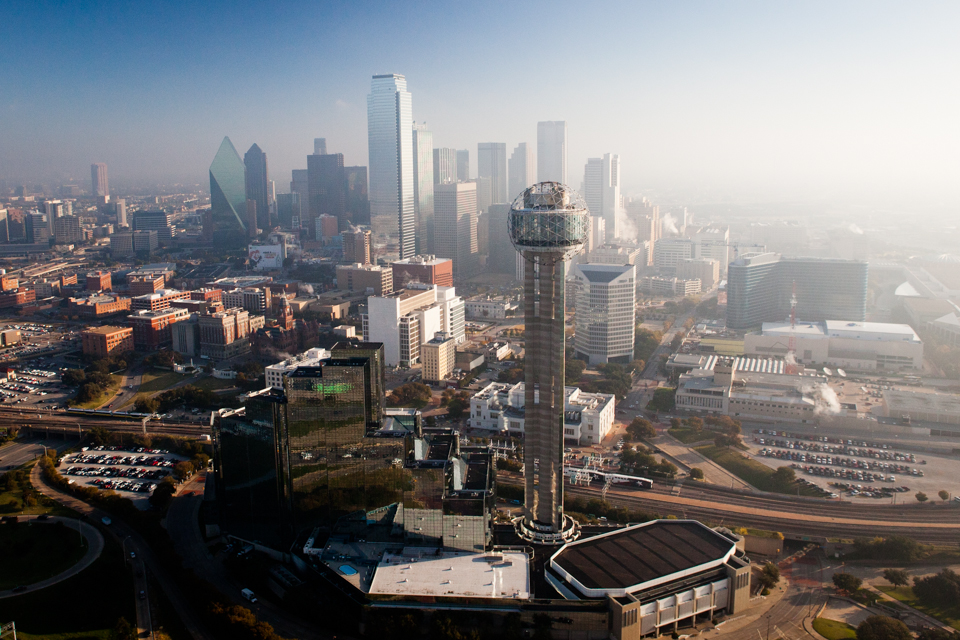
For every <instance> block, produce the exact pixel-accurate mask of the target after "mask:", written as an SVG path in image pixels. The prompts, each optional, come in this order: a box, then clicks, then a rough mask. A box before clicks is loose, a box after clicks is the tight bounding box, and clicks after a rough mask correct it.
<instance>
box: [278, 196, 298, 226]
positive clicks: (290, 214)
mask: <svg viewBox="0 0 960 640" xmlns="http://www.w3.org/2000/svg"><path fill="white" fill-rule="evenodd" d="M295 218H296V220H297V226H296V228H297V229H299V228H300V194H299V193H297V192H295V191H293V192H290V193H278V194H277V222H278V223H279V224H280V226H281V227H282V228H284V229H293V228H294V226H293V221H294V219H295Z"/></svg>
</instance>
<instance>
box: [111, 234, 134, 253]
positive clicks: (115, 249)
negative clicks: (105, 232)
mask: <svg viewBox="0 0 960 640" xmlns="http://www.w3.org/2000/svg"><path fill="white" fill-rule="evenodd" d="M109 238H110V254H111V255H113V256H114V257H124V256H132V255H133V254H134V251H133V233H132V232H129V231H127V232H121V233H112V234H110V236H109Z"/></svg>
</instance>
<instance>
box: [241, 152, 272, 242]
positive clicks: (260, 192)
mask: <svg viewBox="0 0 960 640" xmlns="http://www.w3.org/2000/svg"><path fill="white" fill-rule="evenodd" d="M243 166H244V167H245V168H246V181H245V188H244V192H245V194H246V199H247V200H253V201H254V202H255V203H257V224H256V225H255V226H256V227H259V228H260V229H269V228H271V227H272V226H273V221H272V220H271V219H270V191H269V183H270V172H269V170H268V168H267V154H265V153H264V152H263V151H261V150H260V147H259V146H258V145H257V144H256V143H254V144H253V146H251V147H250V149H248V150H247V152H246V153H245V154H243Z"/></svg>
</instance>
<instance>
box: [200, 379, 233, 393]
mask: <svg viewBox="0 0 960 640" xmlns="http://www.w3.org/2000/svg"><path fill="white" fill-rule="evenodd" d="M190 384H192V385H193V386H195V387H196V388H198V389H206V390H207V391H219V390H221V389H230V388H232V387H235V386H237V381H236V380H221V379H220V378H214V377H211V376H207V377H205V378H200V379H199V380H195V381H193V382H191V383H190Z"/></svg>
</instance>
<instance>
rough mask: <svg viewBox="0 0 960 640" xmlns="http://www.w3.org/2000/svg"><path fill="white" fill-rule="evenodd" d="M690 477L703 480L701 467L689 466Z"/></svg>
mask: <svg viewBox="0 0 960 640" xmlns="http://www.w3.org/2000/svg"><path fill="white" fill-rule="evenodd" d="M690 477H691V478H692V479H694V480H703V469H701V468H700V467H690Z"/></svg>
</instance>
